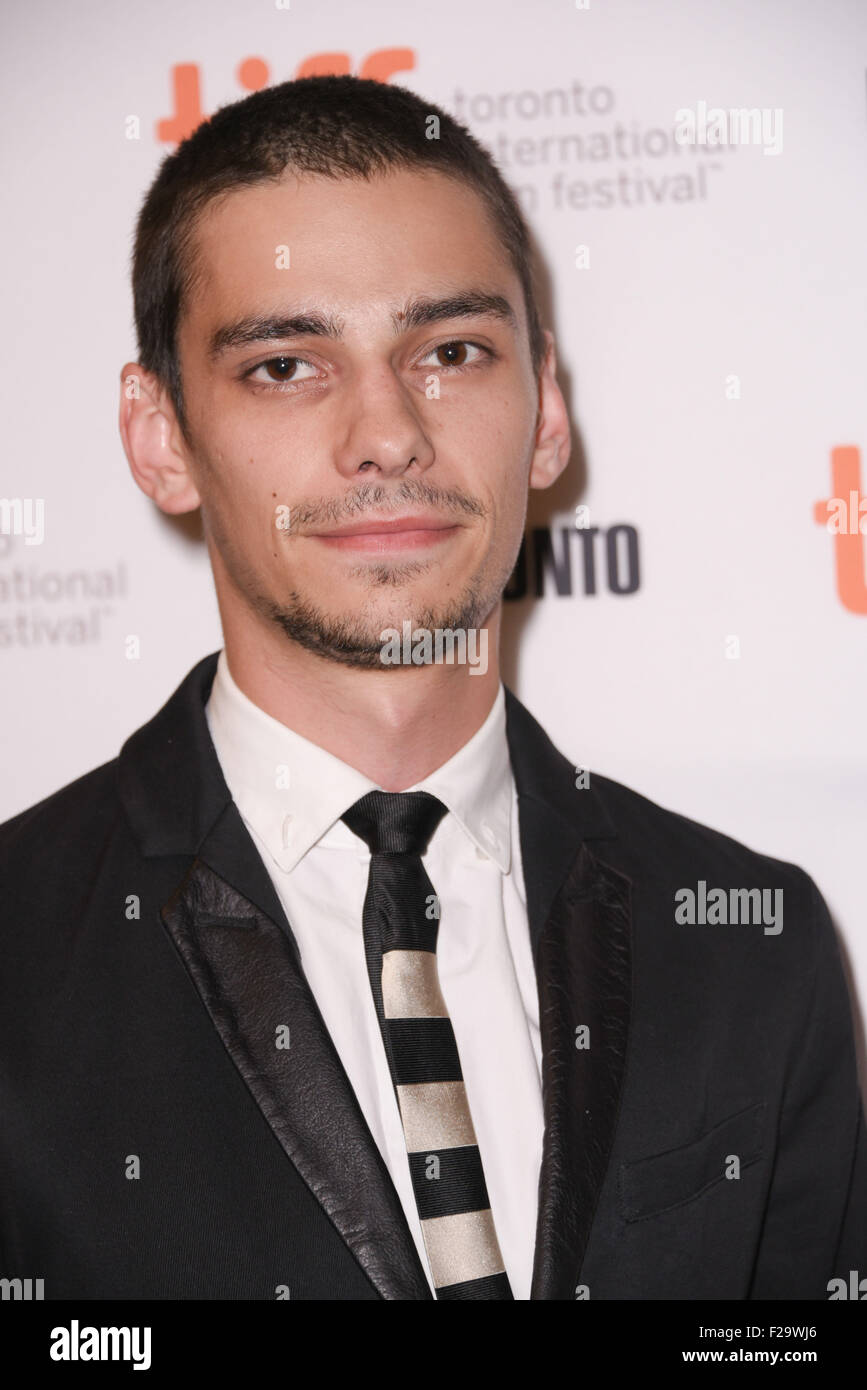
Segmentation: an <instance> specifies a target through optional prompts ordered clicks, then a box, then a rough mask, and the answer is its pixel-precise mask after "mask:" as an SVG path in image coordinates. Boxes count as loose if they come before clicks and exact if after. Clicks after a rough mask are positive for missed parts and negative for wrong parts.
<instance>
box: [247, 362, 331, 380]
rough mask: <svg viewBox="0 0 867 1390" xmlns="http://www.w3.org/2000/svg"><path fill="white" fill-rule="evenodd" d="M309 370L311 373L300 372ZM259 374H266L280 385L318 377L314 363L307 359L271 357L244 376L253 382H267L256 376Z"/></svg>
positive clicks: (263, 378)
mask: <svg viewBox="0 0 867 1390" xmlns="http://www.w3.org/2000/svg"><path fill="white" fill-rule="evenodd" d="M304 367H307V368H309V371H307V372H304V371H303V370H301V371H299V368H302V369H303V368H304ZM257 372H266V373H267V376H268V379H269V380H270V381H272V382H273V383H275V384H277V385H280V384H284V385H289V384H291V385H294V383H295V382H296V381H308V380H309V379H310V377H311V376H315V375H316V368H315V367H314V366H313V363H312V362H308V361H307V359H306V357H288V356H285V357H284V356H280V357H269V358H268V360H267V361H266V362H260V363H259V365H258V366H257V367H251V368H250V370H249V372H245V373H244V375H245V376H247V377H249V378H250V380H251V381H262V382H264V381H265V377H261V376H258V377H257V375H256V373H257Z"/></svg>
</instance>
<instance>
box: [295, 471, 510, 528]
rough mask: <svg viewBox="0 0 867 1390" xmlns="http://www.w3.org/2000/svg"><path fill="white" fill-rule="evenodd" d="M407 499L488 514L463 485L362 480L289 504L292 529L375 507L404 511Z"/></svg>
mask: <svg viewBox="0 0 867 1390" xmlns="http://www.w3.org/2000/svg"><path fill="white" fill-rule="evenodd" d="M408 503H409V504H419V503H420V504H421V505H422V506H423V507H425V508H426V509H430V510H431V511H437V512H439V511H442V512H446V513H452V514H458V513H459V514H462V515H464V516H482V517H483V516H486V515H487V508H486V507H485V506H484V505H483V503H482V502H480V501H479V499H478V498H477V497H473V496H472V495H471V494H470V493H468V492H463V491H462V490H461V489H460V488H449V487H445V488H444V487H436V486H434V485H433V484H431V483H426V482H423V481H422V480H421V479H419V478H405V479H404V480H403V481H402V482H400V483H397V484H396V485H395V486H394V487H386V486H385V485H384V484H383V483H361V484H360V485H359V486H358V487H356V488H353V490H352V491H351V492H348V493H346V495H345V496H343V497H329V498H325V499H322V500H313V499H304V500H303V501H301V502H294V503H293V504H292V505H291V506H290V508H289V515H290V526H289V530H290V531H297V530H298V529H299V528H303V527H305V526H319V527H322V526H326V525H327V526H339V525H340V524H341V523H342V522H344V521H353V520H355V519H356V518H357V517H358V516H359V515H362V516H363V515H364V512H365V511H366V510H367V509H368V508H370V509H373V508H376V510H377V513H378V514H379V515H382V514H385V513H388V512H390V511H393V512H397V511H404V510H405V508H406V506H407V504H408Z"/></svg>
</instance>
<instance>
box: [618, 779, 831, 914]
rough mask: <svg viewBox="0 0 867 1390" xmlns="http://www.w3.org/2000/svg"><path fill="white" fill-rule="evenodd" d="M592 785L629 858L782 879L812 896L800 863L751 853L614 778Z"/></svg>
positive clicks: (809, 881) (739, 842)
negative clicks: (650, 859)
mask: <svg viewBox="0 0 867 1390" xmlns="http://www.w3.org/2000/svg"><path fill="white" fill-rule="evenodd" d="M591 785H592V787H593V788H594V790H595V792H596V794H597V796H598V797H599V800H600V802H601V804H602V806H603V807H604V809H605V812H606V813H607V816H608V817H609V819H610V820H611V822H612V823H613V824H614V826H615V827H616V830H617V834H618V841H619V842H620V844H621V845H622V846H624V847H625V846H628V847H629V851H628V853H629V857H630V858H641V859H644V858H652V859H655V860H656V861H657V862H661V863H665V864H666V865H670V866H672V867H673V866H675V865H683V866H684V867H685V866H686V865H687V864H689V865H691V866H692V867H693V868H697V869H700V870H707V871H708V873H709V872H717V873H720V874H728V875H731V874H737V873H740V874H741V875H743V874H751V875H753V876H754V877H755V878H757V879H759V880H762V881H764V882H769V881H771V880H773V881H776V882H777V883H779V882H780V881H781V879H783V878H784V879H785V880H786V881H788V882H791V885H792V887H795V886H797V887H798V888H799V889H800V890H801V891H806V892H807V893H808V894H810V893H812V892H814V891H815V884H814V883H813V881H812V879H811V878H810V877H809V875H808V874H807V873H806V872H805V871H804V870H803V869H802V868H800V866H799V865H797V864H794V863H791V862H790V861H788V860H785V859H776V858H774V857H773V856H772V855H770V854H765V853H763V852H761V851H760V850H756V849H753V848H752V847H751V846H749V845H746V844H744V842H743V841H742V840H738V839H736V838H735V837H734V836H733V835H728V834H726V833H725V832H723V831H721V830H716V829H714V828H713V827H712V826H710V825H706V824H704V823H703V822H701V821H697V820H693V819H691V818H690V817H689V816H685V815H683V814H682V813H681V812H679V811H673V810H671V809H670V808H669V807H666V806H662V805H660V804H659V803H658V802H656V801H652V800H651V799H650V798H649V797H647V796H644V795H642V793H641V792H637V791H635V790H633V788H631V787H627V786H625V785H624V784H623V783H622V782H617V781H615V780H613V779H612V778H609V777H604V776H602V775H601V774H596V773H593V774H591ZM701 876H703V877H707V873H703V874H702V875H701Z"/></svg>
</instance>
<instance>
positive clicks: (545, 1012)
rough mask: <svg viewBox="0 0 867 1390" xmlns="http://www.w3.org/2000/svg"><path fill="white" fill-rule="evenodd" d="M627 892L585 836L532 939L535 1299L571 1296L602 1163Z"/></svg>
mask: <svg viewBox="0 0 867 1390" xmlns="http://www.w3.org/2000/svg"><path fill="white" fill-rule="evenodd" d="M630 890H631V881H630V880H629V879H628V878H626V877H625V876H624V875H623V874H621V873H618V872H617V871H616V870H614V869H612V868H610V867H609V866H608V865H607V864H604V863H602V862H601V861H600V860H598V859H597V858H596V857H595V855H594V854H593V852H592V851H591V850H590V848H589V847H588V845H587V844H582V845H581V847H580V849H579V851H578V853H577V855H576V856H575V858H574V860H573V863H572V866H571V869H570V870H569V873H568V875H567V877H566V879H565V881H564V883H563V885H562V887H561V888H560V891H559V892H558V893H557V896H556V898H555V899H554V902H553V905H552V907H551V910H550V913H549V915H548V919H547V921H546V923H545V926H544V928H543V930H542V931H541V933H540V935H539V939H538V949H537V962H536V971H537V980H538V987H539V1006H540V1026H541V1034H542V1095H543V1104H544V1112H545V1138H544V1143H543V1150H542V1167H541V1172H540V1176H539V1213H538V1221H537V1227H536V1251H535V1261H534V1267H533V1284H532V1290H531V1294H530V1297H531V1298H532V1299H573V1298H574V1297H575V1288H576V1285H577V1284H578V1282H579V1276H580V1271H581V1266H582V1264H583V1261H584V1253H585V1250H586V1247H587V1240H588V1237H589V1235H590V1228H591V1226H592V1223H593V1218H594V1215H595V1211H596V1205H597V1202H598V1199H599V1193H600V1190H601V1187H602V1183H603V1181H604V1179H605V1174H606V1171H607V1168H608V1162H609V1157H610V1153H611V1146H612V1144H613V1141H614V1132H615V1129H616V1125H617V1117H618V1113H619V1109H620V1098H621V1094H622V1089H623V1081H624V1073H625V1067H626V1047H627V1041H628V1036H629V1020H630V1011H631V995H632V966H631V912H630ZM581 1024H586V1025H587V1027H588V1028H589V1047H587V1048H586V1049H579V1048H577V1047H576V1045H575V1044H576V1029H577V1028H578V1027H579V1025H581ZM591 1293H592V1290H591Z"/></svg>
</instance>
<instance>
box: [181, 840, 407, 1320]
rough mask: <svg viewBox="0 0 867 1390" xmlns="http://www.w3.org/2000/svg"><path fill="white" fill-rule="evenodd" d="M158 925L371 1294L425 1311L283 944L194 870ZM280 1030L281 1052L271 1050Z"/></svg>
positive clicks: (377, 1169) (393, 1218) (395, 1216)
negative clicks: (284, 1033)
mask: <svg viewBox="0 0 867 1390" xmlns="http://www.w3.org/2000/svg"><path fill="white" fill-rule="evenodd" d="M161 915H162V919H163V922H164V924H165V926H166V929H167V930H168V932H169V934H170V936H171V938H172V940H173V942H174V944H175V946H176V948H177V950H178V952H179V953H180V955H181V958H182V960H183V962H184V964H185V966H186V968H187V971H188V972H189V974H190V977H191V979H192V981H193V983H194V985H195V987H196V989H197V990H198V992H199V995H200V996H201V999H202V1002H203V1003H204V1005H205V1008H206V1009H207V1011H208V1013H209V1015H210V1017H211V1020H212V1022H213V1024H214V1027H215V1028H216V1029H217V1031H218V1033H219V1034H220V1037H221V1038H222V1040H223V1043H224V1045H225V1047H226V1050H227V1052H228V1053H229V1056H230V1057H231V1059H232V1061H233V1062H234V1064H235V1066H236V1067H237V1069H238V1071H239V1072H240V1074H241V1076H242V1078H243V1080H244V1081H245V1083H246V1085H247V1087H248V1088H249V1090H250V1092H251V1094H252V1096H253V1098H254V1100H255V1101H256V1103H257V1105H258V1106H259V1108H260V1110H261V1111H262V1114H263V1115H264V1117H265V1119H266V1120H267V1122H268V1124H269V1125H270V1127H271V1129H272V1131H273V1133H274V1135H275V1137H276V1138H277V1140H278V1142H279V1143H280V1145H281V1146H282V1148H283V1150H284V1152H285V1153H286V1155H287V1157H288V1158H289V1159H290V1160H291V1162H292V1163H293V1164H294V1166H295V1168H296V1169H297V1170H298V1172H299V1173H300V1175H301V1177H302V1178H303V1180H304V1181H305V1183H306V1184H307V1186H308V1187H309V1189H310V1191H311V1192H312V1193H313V1196H314V1197H315V1198H316V1200H317V1201H318V1202H319V1203H320V1204H321V1205H322V1207H323V1208H324V1210H325V1211H326V1212H327V1214H328V1216H329V1217H330V1219H331V1221H332V1222H333V1223H334V1226H335V1227H336V1228H337V1230H338V1231H339V1232H340V1234H341V1236H342V1237H343V1239H344V1240H345V1241H346V1244H347V1245H348V1246H349V1248H350V1250H351V1251H352V1253H353V1254H354V1256H355V1258H356V1260H357V1261H358V1263H359V1265H360V1266H361V1268H362V1269H363V1270H364V1272H365V1274H366V1275H367V1277H368V1279H369V1280H370V1282H371V1284H372V1285H373V1287H374V1288H375V1289H376V1290H377V1292H378V1293H379V1294H380V1295H381V1296H382V1297H383V1298H385V1299H432V1294H431V1292H430V1289H429V1286H428V1283H427V1280H426V1278H425V1275H424V1271H423V1269H422V1266H421V1263H420V1261H419V1258H418V1254H417V1252H416V1248H415V1245H414V1243H413V1240H412V1236H411V1234H410V1231H409V1227H408V1226H407V1223H406V1219H405V1217H404V1214H403V1210H402V1208H401V1205H400V1202H399V1199H398V1196H397V1193H396V1191H395V1189H394V1184H393V1183H392V1181H391V1177H390V1175H389V1173H388V1170H387V1168H386V1166H385V1164H384V1162H383V1160H382V1157H381V1155H380V1153H379V1150H378V1148H377V1146H376V1143H375V1142H374V1139H373V1136H372V1135H371V1133H370V1130H369V1128H368V1126H367V1123H366V1121H365V1119H364V1116H363V1114H362V1112H361V1108H360V1106H359V1104H358V1101H357V1098H356V1096H355V1093H354V1092H353V1090H352V1088H351V1086H350V1084H349V1080H348V1078H347V1076H346V1073H345V1071H344V1070H343V1067H342V1065H341V1063H340V1059H339V1057H338V1055H337V1052H336V1050H335V1048H334V1044H333V1043H332V1041H331V1037H330V1035H329V1033H328V1031H327V1029H326V1027H325V1024H324V1022H323V1020H322V1016H321V1014H320V1013H319V1010H318V1008H317V1006H316V1003H315V1001H314V999H313V995H312V993H311V991H310V988H309V986H308V984H307V981H306V980H305V978H304V975H303V973H302V971H301V969H300V965H299V964H298V963H297V959H296V955H295V953H294V951H293V949H292V945H291V944H290V940H289V938H288V937H287V934H286V932H285V931H284V930H282V929H281V927H279V926H277V925H276V924H275V922H273V921H272V920H271V918H270V917H269V916H268V915H267V914H266V913H264V912H263V911H261V910H260V909H259V908H257V907H256V906H255V904H254V903H252V902H250V901H249V899H248V898H246V897H244V895H243V894H242V893H240V892H239V891H238V890H237V889H236V888H233V887H232V886H231V884H229V883H227V882H226V881H225V879H223V878H221V877H220V875H219V874H218V873H216V872H215V871H214V870H213V869H212V868H210V867H209V866H208V865H207V864H206V863H204V862H203V860H202V859H200V858H197V859H196V860H195V861H194V863H193V865H192V867H191V869H190V870H189V873H188V874H187V876H186V878H185V879H184V881H183V882H182V884H181V885H180V887H179V888H178V889H177V890H176V892H175V893H174V894H173V896H172V898H171V899H170V901H169V902H168V903H167V904H166V906H165V907H164V908H163V909H162V914H161ZM281 916H282V913H281ZM281 1024H283V1025H286V1026H287V1027H288V1029H289V1035H288V1036H289V1047H288V1048H285V1049H279V1048H278V1047H277V1046H276V1040H277V1029H278V1027H279V1026H280V1025H281Z"/></svg>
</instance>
